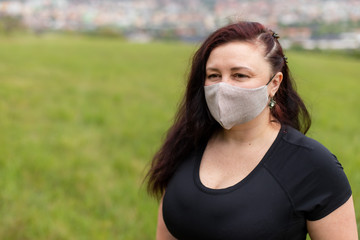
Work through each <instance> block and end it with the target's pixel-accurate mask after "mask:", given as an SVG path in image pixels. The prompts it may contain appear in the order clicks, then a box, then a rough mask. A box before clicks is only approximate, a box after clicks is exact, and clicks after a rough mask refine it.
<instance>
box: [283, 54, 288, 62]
mask: <svg viewBox="0 0 360 240" xmlns="http://www.w3.org/2000/svg"><path fill="white" fill-rule="evenodd" d="M283 58H284V61H285V62H286V63H288V61H287V60H288V58H287V57H285V55H284V56H283Z"/></svg>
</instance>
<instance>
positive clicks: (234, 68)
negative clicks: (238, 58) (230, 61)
mask: <svg viewBox="0 0 360 240" xmlns="http://www.w3.org/2000/svg"><path fill="white" fill-rule="evenodd" d="M230 70H231V71H237V70H247V71H250V72H252V71H253V70H252V69H251V68H249V67H243V66H239V67H232V68H231V69H230Z"/></svg>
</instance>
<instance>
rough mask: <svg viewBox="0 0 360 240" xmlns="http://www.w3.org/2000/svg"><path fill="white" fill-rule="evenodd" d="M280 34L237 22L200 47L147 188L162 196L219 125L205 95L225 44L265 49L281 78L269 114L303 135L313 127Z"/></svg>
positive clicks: (150, 172) (219, 31)
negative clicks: (212, 60) (211, 65)
mask: <svg viewBox="0 0 360 240" xmlns="http://www.w3.org/2000/svg"><path fill="white" fill-rule="evenodd" d="M277 38H278V36H277V35H276V34H275V33H274V32H273V31H271V30H270V29H267V28H265V27H264V26H263V25H262V24H260V23H257V22H246V21H242V22H238V23H234V24H230V25H228V26H225V27H222V28H220V29H218V30H217V31H215V32H214V33H212V34H211V35H210V36H209V37H208V38H207V39H206V40H205V41H204V42H203V43H202V45H201V46H200V48H199V49H198V50H197V52H196V53H195V54H194V56H193V59H192V66H191V71H190V73H189V76H188V83H187V87H186V92H185V96H184V98H183V99H182V101H181V103H180V106H179V109H178V112H177V114H176V116H175V120H174V124H173V125H172V126H171V127H170V129H169V130H168V133H167V136H166V139H165V141H164V143H163V145H162V146H161V147H160V149H159V150H158V152H157V153H156V154H155V156H154V157H153V159H152V163H151V168H150V170H149V172H148V174H147V176H146V177H147V179H148V184H147V189H148V192H149V193H150V194H151V195H154V196H156V197H160V196H161V195H162V194H163V192H164V191H165V188H166V186H167V184H168V182H169V180H170V178H171V177H172V175H173V174H174V172H175V170H176V168H177V166H178V165H179V164H180V163H181V162H182V161H183V160H184V159H185V158H186V157H187V156H188V155H189V154H190V153H191V152H192V151H194V149H195V148H197V147H199V146H204V144H206V143H207V141H208V140H209V139H210V137H211V136H212V135H213V134H214V132H216V131H218V130H220V129H221V126H220V125H219V124H218V123H217V122H216V121H215V119H214V118H213V117H212V116H211V114H210V111H209V109H208V107H207V104H206V100H205V95H204V83H205V67H206V62H207V60H208V58H209V55H210V53H211V51H212V50H213V49H214V48H216V47H218V46H220V45H222V44H225V43H229V42H233V41H244V42H250V43H257V44H261V45H262V46H264V49H265V56H264V57H265V59H266V60H267V61H268V62H269V63H270V64H271V66H272V70H273V72H274V73H276V72H282V74H283V80H282V83H281V84H280V87H279V89H278V91H277V93H276V95H275V96H274V99H275V101H276V103H277V104H276V105H275V107H274V108H272V109H271V114H272V115H273V117H275V118H276V119H277V120H278V121H279V122H280V123H281V124H286V125H289V126H291V127H293V128H295V129H297V130H299V131H301V132H303V133H304V134H305V133H306V132H307V131H308V129H309V128H310V125H311V118H310V115H309V113H308V111H307V109H306V107H305V104H304V103H303V101H302V100H301V98H300V97H299V95H298V94H297V92H296V90H295V84H294V82H293V79H292V77H291V75H290V71H289V68H288V65H287V61H286V58H285V56H284V53H283V49H282V47H281V45H280V43H279V42H278V39H277Z"/></svg>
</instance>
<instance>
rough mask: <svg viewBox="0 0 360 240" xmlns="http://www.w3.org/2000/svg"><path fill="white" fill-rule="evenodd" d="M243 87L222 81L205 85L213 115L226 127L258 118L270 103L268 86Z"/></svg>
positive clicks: (206, 95) (207, 101) (208, 103)
mask: <svg viewBox="0 0 360 240" xmlns="http://www.w3.org/2000/svg"><path fill="white" fill-rule="evenodd" d="M271 80H272V78H271V79H270V81H269V82H268V83H267V84H266V85H264V86H262V87H258V88H241V87H236V86H232V85H230V84H227V83H224V82H220V83H216V84H213V85H210V86H205V87H204V90H205V98H206V103H207V105H208V108H209V110H210V113H211V115H212V116H213V117H214V118H215V120H216V121H217V122H218V123H220V125H221V126H222V127H223V128H225V129H230V128H232V127H233V126H235V125H237V124H242V123H246V122H248V121H250V120H252V119H254V118H256V117H257V116H258V115H259V114H260V113H261V112H262V111H263V110H264V109H265V107H266V106H267V104H268V100H269V98H268V92H267V86H268V84H269V83H270V82H271Z"/></svg>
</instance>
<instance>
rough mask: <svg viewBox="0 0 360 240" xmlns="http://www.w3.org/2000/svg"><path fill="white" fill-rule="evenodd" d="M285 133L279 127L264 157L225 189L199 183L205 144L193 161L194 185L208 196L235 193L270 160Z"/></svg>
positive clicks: (283, 128)
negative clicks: (247, 172)
mask: <svg viewBox="0 0 360 240" xmlns="http://www.w3.org/2000/svg"><path fill="white" fill-rule="evenodd" d="M285 133H286V130H285V126H283V125H281V127H280V130H279V132H278V134H277V136H276V138H275V140H274V142H273V143H272V144H271V146H270V148H269V149H268V150H267V151H266V153H265V155H264V157H263V158H262V159H261V160H260V162H259V163H258V164H257V165H256V167H255V168H254V169H253V170H251V171H250V172H249V174H247V175H246V176H245V177H244V178H243V179H241V180H240V181H239V182H237V183H235V184H234V185H231V186H229V187H225V188H209V187H207V186H205V185H204V184H203V183H202V182H201V179H200V164H201V160H202V157H203V155H204V151H205V148H206V146H207V143H206V144H204V146H202V147H201V149H199V151H198V152H197V154H196V160H195V163H194V165H195V166H194V173H193V177H194V182H195V185H196V186H197V187H198V188H199V189H200V190H201V191H203V192H205V193H209V194H225V193H229V192H232V191H235V190H236V189H238V188H240V187H241V186H242V185H243V184H245V183H246V182H248V181H249V180H250V179H251V178H252V177H253V176H254V175H255V174H256V172H258V171H259V169H260V168H261V167H262V166H263V165H264V163H265V162H266V160H267V159H268V158H270V156H271V155H272V153H273V151H274V150H275V148H276V146H277V145H278V143H279V142H280V139H281V138H282V136H283V135H284V134H285Z"/></svg>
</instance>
